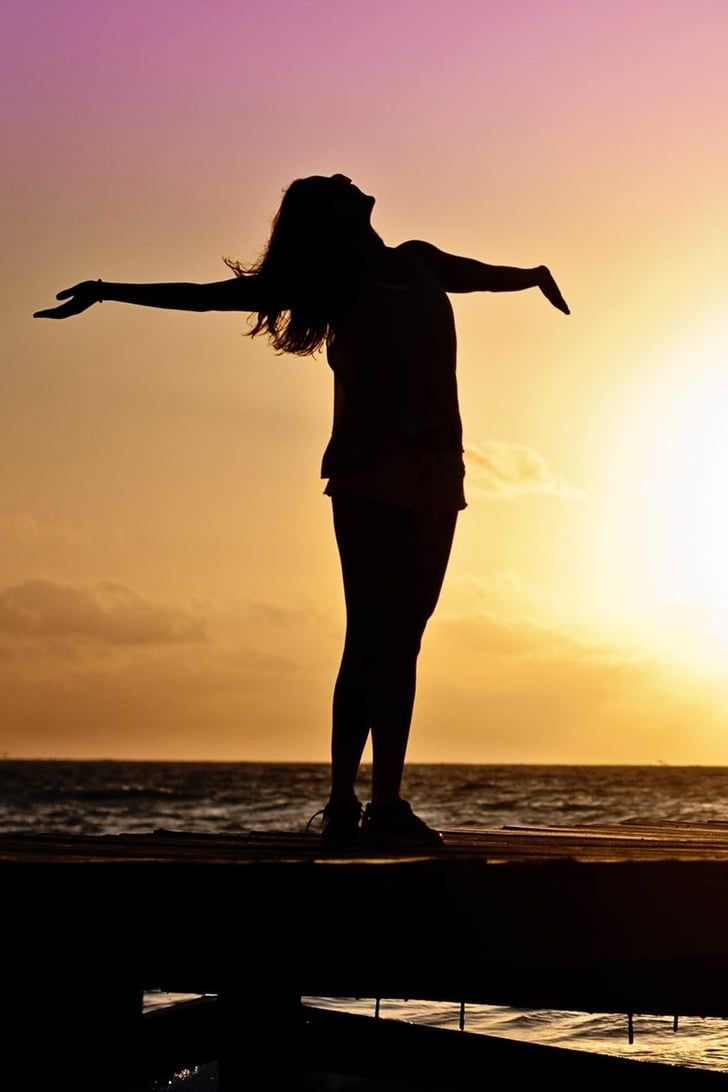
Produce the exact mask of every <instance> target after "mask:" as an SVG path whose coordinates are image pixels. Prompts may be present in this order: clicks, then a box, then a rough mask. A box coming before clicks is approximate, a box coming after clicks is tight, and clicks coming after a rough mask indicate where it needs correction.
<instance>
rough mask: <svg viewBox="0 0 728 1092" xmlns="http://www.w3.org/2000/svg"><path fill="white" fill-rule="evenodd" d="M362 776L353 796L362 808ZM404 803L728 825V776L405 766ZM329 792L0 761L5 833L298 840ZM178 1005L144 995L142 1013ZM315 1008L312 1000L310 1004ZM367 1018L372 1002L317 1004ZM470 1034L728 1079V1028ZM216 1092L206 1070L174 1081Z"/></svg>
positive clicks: (527, 817) (470, 1018) (473, 815)
mask: <svg viewBox="0 0 728 1092" xmlns="http://www.w3.org/2000/svg"><path fill="white" fill-rule="evenodd" d="M368 777H369V770H368V768H367V767H364V768H363V769H362V775H361V778H360V784H359V786H358V792H359V796H360V797H361V799H363V800H366V799H368V796H369V793H368V789H369V783H368ZM403 794H404V795H406V796H407V798H408V799H409V800H410V801H411V802H412V804H413V806H414V808H415V810H416V811H417V812H418V814H420V815H422V817H423V818H424V819H425V820H427V821H428V822H429V823H431V824H432V825H434V826H436V827H440V828H447V827H455V826H457V827H467V826H471V827H499V826H502V825H505V824H532V825H547V824H556V825H572V824H576V823H597V822H609V823H614V822H620V821H622V820H624V819H628V818H631V817H635V816H639V817H641V818H649V819H672V820H677V819H683V820H691V821H705V820H711V819H718V820H723V821H728V769H723V768H720V767H668V766H644V767H637V766H591V767H588V766H587V767H583V766H582V767H579V766H472V765H415V764H413V765H409V766H407V768H406V771H405V782H404V785H403ZM327 795H328V767H327V766H326V765H325V764H285V763H214V762H210V763H202V762H190V763H181V762H111V761H109V762H73V761H67V762H56V761H53V762H51V761H47V762H46V761H20V760H12V759H11V760H3V761H0V831H29V832H30V831H55V832H58V833H60V832H64V833H70V834H114V833H119V832H121V831H128V832H137V833H138V832H142V831H151V830H154V829H155V828H157V827H166V828H168V829H174V830H189V831H209V832H215V831H218V832H227V833H230V832H232V833H241V832H243V831H247V830H274V829H278V830H302V829H303V827H304V826H305V825H306V823H307V821H308V820H309V818H310V817H311V816H312V815H313V813H314V812H315V811H317V810H318V809H319V808H321V807H323V804H324V802H325V800H326V798H327ZM175 999H176V998H174V997H169V996H168V995H152V994H150V995H148V996H147V998H146V1003H147V1005H149V1006H151V1005H158V1004H165V1003H169V1002H170V1001H174V1000H175ZM311 1000H313V999H311ZM315 1002H316V1003H317V1004H320V1005H324V1006H327V1007H336V1008H346V1009H348V1010H349V1011H352V1012H364V1013H369V1014H372V1013H373V1012H374V1004H375V1001H374V999H373V998H371V999H366V998H365V999H361V1000H359V1001H356V1000H354V999H347V1000H334V999H326V998H317V999H315ZM379 1011H380V1015H381V1016H383V1017H387V1016H392V1017H397V1018H401V1019H407V1020H414V1021H417V1022H421V1023H425V1024H429V1025H432V1026H441V1027H448V1028H456V1027H457V1026H458V1019H459V1011H458V1007H457V1006H455V1005H445V1004H433V1003H424V1002H408V1003H405V1002H402V1001H397V1000H394V999H386V998H385V999H382V1000H381V1003H380V1010H379ZM465 1026H466V1030H468V1031H475V1032H478V1031H480V1032H485V1033H488V1034H491V1035H503V1036H508V1037H511V1038H516V1039H527V1040H530V1041H535V1042H540V1043H549V1044H554V1045H559V1046H569V1047H573V1048H578V1049H583V1050H592V1051H602V1052H606V1053H610V1054H619V1055H623V1056H629V1057H633V1058H644V1059H651V1060H659V1061H663V1062H673V1063H676V1064H680V1065H684V1066H691V1067H692V1066H696V1067H700V1068H707V1069H718V1070H723V1071H725V1072H728V1021H724V1020H718V1019H705V1020H701V1019H697V1018H687V1017H686V1018H683V1019H681V1020H680V1024H679V1029H678V1032H677V1033H674V1032H673V1027H672V1020H671V1019H666V1018H655V1017H648V1016H639V1015H638V1016H635V1018H634V1042H633V1043H632V1044H629V1043H628V1041H627V1025H626V1017H625V1016H624V1014H619V1013H614V1014H609V1013H606V1014H586V1013H576V1012H550V1011H541V1010H538V1011H532V1010H521V1009H518V1010H516V1009H510V1008H506V1007H503V1006H485V1005H468V1006H467V1007H466V1010H465ZM178 1083H179V1087H180V1089H182V1088H188V1087H189V1088H193V1087H194V1088H202V1087H204V1088H209V1089H212V1088H214V1085H215V1080H214V1070H212V1071H211V1070H207V1069H206V1068H205V1071H204V1072H200V1073H197V1074H195V1075H192V1077H189V1076H188V1077H187V1078H184V1079H182V1078H180V1081H179V1082H178Z"/></svg>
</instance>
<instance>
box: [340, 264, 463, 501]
mask: <svg viewBox="0 0 728 1092" xmlns="http://www.w3.org/2000/svg"><path fill="white" fill-rule="evenodd" d="M398 251H399V253H400V255H402V256H403V257H405V259H406V261H407V264H408V266H409V268H410V271H411V275H410V279H409V280H408V281H407V282H406V283H404V284H401V285H386V284H382V283H380V282H378V281H376V280H374V279H372V278H370V277H365V278H363V279H362V282H361V286H360V288H359V289H358V291H357V294H356V297H355V299H354V300H353V301H352V302H351V304H350V306H349V307H348V309H347V310H346V312H345V313H344V314H342V315H341V317H340V318H339V320H338V321H337V322H336V324H335V328H334V329H333V331H332V333H331V335H330V337H329V340H328V342H327V347H326V350H327V360H328V363H329V366H330V367H331V369H332V371H333V373H334V419H333V428H332V433H331V439H330V440H329V443H328V446H327V448H326V450H325V452H324V456H323V460H322V464H321V477H323V478H328V479H329V482H328V485H327V486H326V489H325V493H327V494H329V495H331V494H333V493H349V494H351V495H354V496H361V497H367V498H369V499H374V500H381V501H384V502H386V503H390V504H397V505H402V506H405V507H408V508H413V509H420V510H427V511H438V510H439V511H447V510H453V509H455V510H456V509H461V508H465V507H466V502H465V497H464V494H463V477H464V472H465V471H464V466H463V459H462V453H463V446H462V423H461V420H460V411H459V407H458V396H457V382H456V354H457V339H456V334H455V321H454V316H453V311H452V306H451V304H450V300H449V299H448V296H447V293H446V292H445V291H444V289H443V288H442V286H441V285H440V282H439V281H438V279H437V277H436V276H435V274H434V273H433V272H432V270H431V269H430V268H429V267H428V266H427V265H426V263H425V262H423V261H422V260H421V259H420V258H418V257H417V256H416V255H415V254H413V253H412V252H411V251H409V250H408V247H407V244H406V243H404V244H402V245H401V247H398Z"/></svg>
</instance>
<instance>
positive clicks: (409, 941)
mask: <svg viewBox="0 0 728 1092" xmlns="http://www.w3.org/2000/svg"><path fill="white" fill-rule="evenodd" d="M443 835H444V839H445V848H444V850H441V851H438V850H435V851H434V852H433V851H417V852H412V853H403V852H402V851H399V852H391V851H390V852H385V851H382V852H381V853H374V852H372V851H371V850H369V851H367V852H364V851H361V852H358V853H350V852H346V853H344V852H341V851H339V852H337V851H332V850H324V849H322V848H321V847H320V846H319V844H318V839H317V837H316V836H315V835H310V836H304V835H302V834H290V833H276V834H271V833H259V832H251V833H249V834H246V835H238V836H234V835H208V834H194V833H187V832H181V831H165V830H159V831H155V832H154V833H153V834H146V835H127V834H121V835H116V836H98V837H68V836H62V835H53V834H47V835H37V834H36V835H22V834H9V835H3V836H0V891H1V892H2V903H1V905H2V936H3V938H4V943H5V956H6V958H5V960H4V973H3V990H2V1010H3V1011H2V1014H1V1015H2V1029H3V1033H4V1038H5V1043H6V1050H5V1064H6V1070H7V1067H10V1068H13V1067H16V1077H15V1079H20V1078H22V1081H23V1084H22V1087H23V1088H24V1089H33V1088H36V1087H37V1088H39V1089H40V1088H48V1087H50V1084H49V1083H48V1082H49V1080H52V1081H53V1082H54V1083H58V1084H59V1086H60V1085H61V1084H63V1083H66V1082H64V1080H63V1073H64V1070H66V1071H72V1073H73V1085H72V1087H73V1088H75V1089H79V1088H81V1087H84V1088H85V1087H94V1088H98V1089H99V1090H100V1092H102V1090H103V1092H105V1090H111V1089H112V1088H129V1089H131V1088H136V1087H139V1085H140V1083H141V1074H143V1073H144V1072H147V1071H152V1070H154V1069H155V1067H156V1068H157V1069H158V1068H159V1067H162V1068H164V1066H165V1065H177V1064H183V1063H184V1062H185V1060H189V1061H190V1062H192V1061H201V1060H204V1059H205V1057H206V1058H219V1060H220V1084H221V1088H223V1089H225V1092H230V1090H232V1089H246V1088H251V1089H252V1088H255V1089H264V1088H290V1089H295V1088H304V1087H314V1086H313V1085H311V1084H310V1081H311V1076H310V1075H311V1072H312V1071H329V1072H337V1073H351V1074H359V1075H363V1076H368V1077H376V1076H378V1075H379V1076H386V1077H388V1078H390V1079H397V1080H402V1081H409V1082H410V1083H409V1084H407V1085H406V1086H405V1085H403V1087H408V1088H422V1089H425V1088H427V1087H434V1086H436V1087H452V1088H472V1089H475V1088H480V1087H486V1085H489V1086H492V1079H493V1072H494V1068H496V1069H498V1070H507V1071H508V1074H509V1075H510V1076H511V1077H513V1078H515V1079H518V1078H520V1077H526V1078H528V1077H533V1078H534V1079H535V1078H536V1076H537V1077H538V1079H539V1080H540V1079H543V1078H544V1077H545V1076H549V1077H550V1078H551V1079H555V1080H557V1081H559V1082H560V1085H561V1087H562V1088H566V1087H574V1088H576V1087H579V1086H581V1084H582V1082H583V1081H584V1080H588V1079H592V1075H593V1074H594V1073H595V1067H596V1066H599V1067H600V1068H599V1072H600V1074H601V1075H602V1076H609V1077H615V1078H618V1079H619V1080H620V1081H621V1082H622V1084H623V1085H626V1086H628V1087H634V1088H638V1087H639V1088H640V1089H642V1088H645V1087H648V1088H653V1087H654V1088H673V1087H681V1088H685V1087H696V1088H698V1087H699V1088H703V1087H708V1086H710V1087H721V1088H728V1075H725V1076H724V1075H723V1074H719V1073H709V1072H703V1071H689V1070H682V1069H677V1068H674V1067H666V1066H665V1067H663V1066H653V1065H649V1064H647V1063H637V1062H631V1061H624V1060H621V1059H607V1058H603V1057H601V1056H594V1055H592V1056H587V1055H581V1054H579V1053H578V1052H575V1051H566V1050H559V1049H557V1048H553V1047H540V1046H536V1045H533V1044H523V1043H512V1042H507V1041H504V1040H494V1039H492V1038H490V1037H487V1036H480V1035H478V1036H475V1035H469V1034H468V1033H467V1032H465V1033H459V1032H455V1031H444V1030H441V1029H431V1028H424V1027H417V1026H414V1025H408V1024H405V1023H403V1022H397V1021H389V1020H374V1019H369V1018H367V1017H357V1016H348V1015H346V1014H342V1013H334V1012H325V1011H323V1010H318V1009H313V1008H309V1007H308V1006H303V1005H302V1004H301V998H302V997H312V996H314V997H315V996H327V997H371V998H408V999H413V998H422V999H428V1000H433V1001H436V1000H442V1001H451V1002H453V1003H455V1004H460V1005H465V1006H467V1004H468V1003H482V1004H504V1005H512V1006H516V1007H526V1008H548V1009H568V1010H583V1011H586V1012H599V1011H602V1012H623V1013H625V1015H626V1020H628V1019H629V1018H630V1014H636V1013H652V1014H662V1015H665V1016H671V1017H676V1016H678V1015H682V1014H684V1015H697V1016H728V985H726V983H727V982H728V824H718V823H710V824H706V825H696V824H687V823H684V824H680V823H671V824H661V823H647V822H640V821H637V820H631V821H629V822H627V823H623V824H620V825H618V826H609V827H601V826H599V827H591V826H589V827H573V828H565V827H558V828H538V829H536V828H523V827H517V828H502V829H498V830H478V831H475V830H458V831H445V832H443ZM151 989H164V990H170V991H179V992H188V993H199V994H214V995H216V996H215V999H214V1000H213V999H209V1000H206V999H202V1000H200V1001H199V1002H192V1003H190V1004H188V1005H184V1006H178V1007H177V1008H176V1011H173V1012H170V1013H166V1014H164V1013H160V1012H157V1013H149V1014H146V1015H145V1016H142V995H143V992H144V991H145V990H151ZM21 1043H23V1044H30V1049H29V1048H28V1046H24V1047H23V1048H22V1052H21V1049H20V1044H21ZM18 1075H19V1077H18ZM651 1082H652V1083H651ZM8 1087H9V1088H10V1087H13V1085H11V1084H8ZM18 1087H20V1085H18Z"/></svg>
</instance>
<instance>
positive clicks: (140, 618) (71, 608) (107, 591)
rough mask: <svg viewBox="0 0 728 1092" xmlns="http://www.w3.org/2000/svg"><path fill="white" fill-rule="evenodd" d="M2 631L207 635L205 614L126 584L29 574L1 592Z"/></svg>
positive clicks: (173, 637)
mask: <svg viewBox="0 0 728 1092" xmlns="http://www.w3.org/2000/svg"><path fill="white" fill-rule="evenodd" d="M0 631H1V632H5V633H10V634H14V635H23V636H27V637H35V638H47V637H54V638H57V637H62V638H78V637H81V638H85V639H88V640H91V641H96V642H101V643H103V644H109V645H149V644H170V643H180V642H187V641H205V640H207V628H206V623H205V619H204V618H202V617H200V616H198V615H195V614H192V613H190V612H188V611H185V610H181V609H180V608H178V607H171V606H166V605H164V604H160V603H153V602H150V601H149V600H148V599H145V598H144V597H143V596H142V595H140V594H139V592H137V591H135V590H134V589H133V588H130V587H128V586H127V585H126V584H120V583H117V582H115V581H111V580H104V581H99V582H98V583H96V584H93V585H72V584H61V583H59V582H57V581H55V580H48V579H38V580H27V581H25V582H24V583H22V584H14V585H11V586H10V587H7V588H5V589H4V590H3V591H1V592H0Z"/></svg>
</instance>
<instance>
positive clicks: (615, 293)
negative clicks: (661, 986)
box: [0, 0, 728, 765]
mask: <svg viewBox="0 0 728 1092" xmlns="http://www.w3.org/2000/svg"><path fill="white" fill-rule="evenodd" d="M2 37H3V41H2V45H1V46H0V51H1V53H2V57H1V59H2V75H1V76H0V79H2V81H3V87H2V107H0V109H1V111H2V126H3V134H2V143H3V152H4V154H3V162H4V169H3V186H2V190H1V191H0V201H1V202H2V213H3V217H2V218H3V236H4V239H5V243H4V246H3V249H4V255H3V257H4V261H3V279H4V285H3V299H4V303H5V307H4V311H5V322H4V342H5V351H4V353H3V363H2V399H1V400H0V451H1V453H2V465H3V467H4V473H3V475H2V480H1V482H0V695H2V696H1V697H0V710H1V711H0V716H1V718H2V720H1V721H0V753H1V752H5V753H7V754H9V755H12V756H18V757H20V756H27V757H41V756H44V757H79V758H85V757H116V758H121V757H129V758H181V759H203V758H210V759H292V760H299V759H301V760H303V759H321V760H325V759H327V758H328V753H329V731H330V724H329V717H330V698H331V690H332V687H333V682H334V678H335V675H336V670H337V666H338V656H339V652H340V646H341V641H342V637H343V627H344V612H343V596H342V591H341V580H340V571H339V565H338V557H337V554H336V549H335V543H334V537H333V531H332V526H331V511H330V502H329V500H328V498H326V497H324V496H323V495H322V490H323V485H324V483H323V482H322V481H321V480H320V479H319V476H318V475H319V468H320V459H321V454H322V451H323V449H324V447H325V445H326V441H327V439H328V436H329V431H330V425H331V412H332V377H331V372H330V370H329V368H328V366H327V364H326V361H325V358H324V357H323V356H321V357H318V358H315V359H304V358H297V357H277V356H276V355H275V354H274V352H273V351H272V349H270V348H269V346H268V345H267V344H266V342H265V339H264V338H258V339H256V340H254V341H253V340H251V339H250V338H246V337H244V336H243V334H244V332H245V331H246V330H247V329H248V328H249V327H248V324H247V316H246V315H245V314H244V313H240V314H234V313H205V314H189V313H183V312H171V311H164V310H158V309H153V308H140V307H131V306H129V305H125V304H120V303H112V302H107V303H104V304H101V305H98V306H96V307H94V308H93V309H92V310H90V311H88V312H86V313H85V314H83V315H81V316H77V317H74V318H71V319H68V320H66V321H62V322H51V321H45V320H38V319H33V318H32V317H31V316H32V313H33V311H35V310H38V309H40V308H42V307H50V306H52V305H53V304H54V302H55V299H54V298H55V294H56V293H57V292H58V291H59V290H60V289H63V288H67V287H69V286H70V285H73V284H75V283H76V282H77V281H80V280H84V279H88V278H96V277H101V278H103V279H105V280H109V281H130V282H152V281H198V282H204V281H215V280H222V279H224V278H226V277H228V276H229V275H230V271H229V269H228V268H227V267H226V266H225V265H224V264H223V261H222V258H223V256H224V255H225V256H230V257H237V258H239V259H241V260H242V261H244V262H249V261H252V260H253V259H254V258H256V257H257V256H258V254H259V253H260V252H261V250H262V249H263V247H264V245H265V242H266V239H267V235H268V230H269V227H270V222H271V219H272V217H273V215H274V213H275V211H276V209H277V207H278V203H279V201H280V198H281V196H282V192H283V190H284V188H285V187H286V186H287V185H288V184H289V183H290V182H291V181H292V180H293V179H294V178H296V177H301V176H305V175H309V174H331V173H335V172H342V173H345V174H347V175H348V176H349V177H351V178H352V179H353V180H354V182H356V183H357V184H358V185H359V186H361V188H362V189H363V190H364V191H365V192H367V193H373V194H375V195H376V197H377V203H376V206H375V208H374V211H373V214H372V222H373V224H374V227H375V228H376V230H377V231H378V232H379V233H380V234H381V235H382V237H383V238H384V239H385V241H386V242H387V243H389V244H390V245H396V244H397V243H399V242H401V241H403V240H405V239H408V238H419V239H428V240H430V241H431V242H433V243H435V244H436V245H437V246H439V247H440V248H442V249H444V250H447V251H450V252H452V253H455V254H464V255H468V256H471V257H475V258H479V259H480V260H482V261H485V262H490V263H493V264H502V265H516V266H525V267H532V266H534V265H539V264H545V265H548V266H549V268H550V269H551V271H552V273H553V274H554V276H555V278H556V280H557V282H558V283H559V286H560V288H561V291H562V292H563V295H564V297H565V298H566V300H567V303H568V304H569V306H570V308H571V312H572V313H571V315H570V316H565V315H563V314H561V313H560V312H558V311H557V310H555V309H554V308H553V307H552V306H550V305H549V304H548V303H547V301H546V300H545V299H544V297H543V296H542V295H541V293H540V292H539V291H538V290H537V289H529V290H527V291H524V292H514V293H498V294H494V293H478V294H469V295H452V296H451V297H450V298H451V301H452V303H453V307H454V310H455V316H456V322H457V328H458V345H459V355H458V374H459V386H460V398H461V410H462V417H463V425H464V433H465V439H464V442H465V446H466V466H467V477H466V496H467V499H468V508H467V509H466V510H465V511H464V512H463V513H461V515H460V517H459V523H458V529H457V533H456V539H455V545H454V548H453V554H452V560H451V564H450V569H449V572H448V575H447V577H446V582H445V587H444V589H443V593H442V597H441V600H440V604H439V606H438V609H437V612H436V614H435V616H434V618H433V620H432V622H431V623H430V626H429V628H428V631H427V634H426V636H425V640H424V644H423V651H422V654H421V657H420V673H419V688H418V696H417V704H416V708H415V717H414V723H413V730H412V737H411V743H410V750H409V755H408V758H409V759H410V760H411V761H428V762H454V761H466V762H544V763H551V762H554V763H556V762H558V763H561V762H594V763H643V762H644V763H655V762H668V763H685V764H697V765H708V764H722V763H726V762H728V674H727V673H726V668H727V667H728V316H727V314H726V311H727V309H728V308H727V301H728V263H727V262H726V251H727V249H728V248H727V247H726V241H727V240H728V196H727V193H728V186H727V183H728V142H726V139H725V122H726V115H727V113H728V68H727V67H726V62H725V58H726V51H727V50H728V4H726V3H725V2H724V0H659V2H658V0H610V3H608V4H607V3H600V4H597V3H593V2H591V0H551V2H549V3H546V2H541V0H511V2H510V3H508V4H504V3H502V2H497V3H496V2H492V0H449V2H447V3H445V2H444V0H442V2H441V0H437V2H435V0H369V2H367V3H363V2H359V0H352V2H347V0H310V2H303V0H300V2H297V3H296V2H292V0H289V2H283V0H266V2H265V3H263V2H257V0H255V2H253V0H249V2H245V0H215V3H203V2H202V0H159V2H156V3H151V2H150V0H125V2H124V3H118V2H114V3H112V2H110V0H93V2H91V0H74V2H72V3H70V2H65V0H53V2H51V0H37V2H35V3H30V4H29V3H27V2H25V0H22V2H21V0H8V2H7V4H6V7H5V14H4V19H3V36H2Z"/></svg>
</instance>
